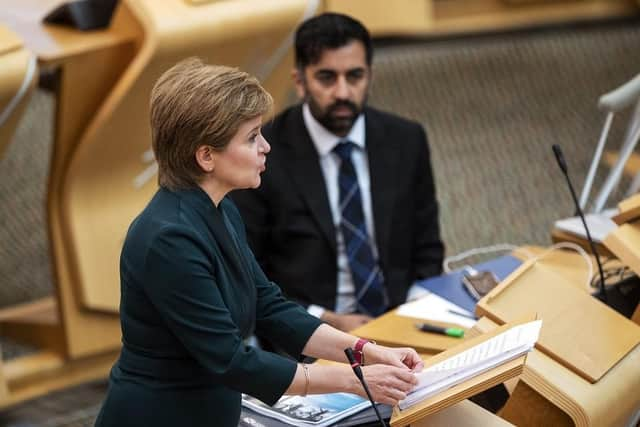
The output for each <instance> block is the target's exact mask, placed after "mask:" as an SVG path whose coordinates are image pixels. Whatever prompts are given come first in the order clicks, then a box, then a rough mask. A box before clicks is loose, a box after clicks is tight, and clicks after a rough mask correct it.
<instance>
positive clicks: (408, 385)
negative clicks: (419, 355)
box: [363, 365, 417, 405]
mask: <svg viewBox="0 0 640 427" xmlns="http://www.w3.org/2000/svg"><path fill="white" fill-rule="evenodd" d="M363 370H364V375H365V380H366V381H367V384H368V386H369V390H370V391H371V394H372V396H373V399H374V400H375V401H377V402H383V403H387V404H390V405H395V404H397V403H398V401H400V400H402V399H404V398H405V397H406V396H407V393H409V392H410V391H411V390H412V389H413V387H414V386H415V384H416V383H417V379H416V377H415V375H414V374H413V373H412V372H411V371H409V370H407V368H406V367H403V368H396V367H393V366H389V365H370V366H366V367H364V368H363Z"/></svg>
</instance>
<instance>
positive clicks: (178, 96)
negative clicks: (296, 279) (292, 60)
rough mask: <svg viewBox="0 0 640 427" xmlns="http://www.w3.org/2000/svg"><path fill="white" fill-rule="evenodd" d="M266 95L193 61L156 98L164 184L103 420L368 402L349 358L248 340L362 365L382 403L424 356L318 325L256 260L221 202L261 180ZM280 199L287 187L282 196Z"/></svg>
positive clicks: (134, 246)
mask: <svg viewBox="0 0 640 427" xmlns="http://www.w3.org/2000/svg"><path fill="white" fill-rule="evenodd" d="M272 103H273V101H272V99H271V96H270V95H269V94H268V93H267V92H266V91H265V90H264V89H263V88H262V87H261V86H260V84H259V83H258V81H257V80H256V79H255V78H253V77H251V76H249V75H248V74H246V73H244V72H241V71H238V70H237V69H234V68H229V67H224V66H214V65H206V64H204V63H202V61H200V60H199V59H194V58H192V59H188V60H185V61H183V62H181V63H179V64H177V65H175V66H174V67H172V68H171V69H169V70H168V71H166V72H165V73H164V74H163V75H162V76H161V77H160V79H159V80H158V82H157V83H156V85H155V86H154V88H153V90H152V93H151V129H152V145H153V151H154V154H155V157H156V160H157V162H158V183H159V186H160V188H159V190H158V191H157V193H156V194H155V195H154V197H153V198H152V200H151V201H150V202H149V204H148V205H147V206H146V208H145V209H144V210H143V211H142V213H141V214H140V215H139V216H138V217H137V218H136V219H135V220H134V221H133V223H132V224H131V226H130V228H129V231H128V233H127V237H126V240H125V242H124V246H123V249H122V255H121V261H120V276H121V302H120V317H121V323H122V335H123V337H122V352H121V355H120V358H119V360H118V361H117V362H116V364H115V366H114V367H113V369H112V371H111V375H110V381H109V391H108V393H107V397H106V399H105V402H104V404H103V408H102V411H101V413H100V415H99V416H98V419H97V421H96V425H97V426H100V427H106V426H109V427H110V426H118V427H126V426H153V427H158V426H236V425H237V424H238V420H239V416H240V403H241V393H247V394H249V395H252V396H254V397H256V398H258V399H260V400H262V401H264V402H265V403H267V404H273V403H275V402H276V401H277V400H278V399H279V398H280V396H281V395H282V394H285V393H286V394H300V395H304V394H307V393H327V392H338V391H342V392H350V393H357V394H360V395H364V390H363V389H362V387H361V385H360V383H359V382H358V380H357V378H356V377H355V376H354V375H353V373H352V372H351V368H350V366H348V365H346V364H335V365H317V364H311V365H307V364H302V363H296V361H295V360H294V359H292V358H287V357H285V356H282V355H279V354H275V353H270V352H267V351H264V350H262V349H260V348H256V347H253V346H251V345H248V344H246V342H245V339H246V338H247V337H249V336H251V335H252V334H257V335H260V336H264V337H267V338H268V339H269V340H271V341H272V342H274V343H276V344H277V345H278V346H279V347H281V348H282V349H284V350H285V351H286V352H287V353H289V354H290V355H291V356H292V357H293V358H295V359H299V358H300V357H301V355H306V356H310V357H316V358H323V359H329V360H334V361H342V362H346V360H345V356H344V353H343V350H344V348H347V347H354V346H355V347H356V349H357V350H360V351H361V352H362V354H363V355H364V357H365V358H366V366H364V368H363V371H364V376H365V378H366V380H367V382H368V384H369V387H370V389H371V392H372V394H373V397H374V399H376V400H377V401H379V402H384V403H388V404H395V403H397V402H398V401H399V400H401V399H403V398H404V397H405V396H406V393H407V392H408V391H409V390H410V389H411V388H412V387H413V385H414V384H415V382H416V379H415V376H414V374H413V372H415V371H418V370H420V369H422V361H421V360H420V358H419V357H418V355H417V353H416V352H415V351H414V350H413V349H409V348H399V349H392V348H388V347H384V346H379V345H375V344H374V343H367V342H366V341H364V340H360V339H358V337H355V336H352V335H349V334H347V333H344V332H341V331H338V330H336V329H334V328H332V327H330V326H328V325H326V324H322V322H321V321H319V320H318V319H317V318H316V317H313V316H311V315H309V314H307V312H306V311H305V310H304V309H303V308H301V307H300V306H298V305H296V304H295V303H292V302H290V301H288V300H287V299H285V298H284V297H283V296H282V294H281V292H280V289H279V288H278V286H277V285H275V284H274V283H272V282H270V281H269V280H268V279H267V278H266V277H265V276H264V274H263V272H262V270H261V269H260V267H259V266H258V264H257V262H256V260H255V258H254V257H253V254H252V253H251V250H250V249H249V247H248V245H247V241H246V238H245V231H244V226H243V223H242V219H241V218H240V215H239V213H238V211H237V210H236V208H235V206H234V205H233V203H232V202H231V200H230V199H229V198H227V197H226V195H227V194H228V193H229V192H230V191H232V190H234V189H239V188H255V187H257V186H258V185H260V174H261V172H262V171H264V169H265V164H266V163H265V162H266V156H267V154H268V153H269V150H270V146H269V143H268V142H267V141H266V140H265V139H264V138H263V137H262V135H261V133H260V127H261V125H262V120H263V117H264V116H265V115H267V114H268V113H269V112H270V110H271V108H272ZM282 191H287V189H286V188H283V189H282Z"/></svg>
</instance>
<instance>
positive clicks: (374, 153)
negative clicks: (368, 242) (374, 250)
mask: <svg viewBox="0 0 640 427" xmlns="http://www.w3.org/2000/svg"><path fill="white" fill-rule="evenodd" d="M365 117H366V123H365V125H366V149H367V157H368V161H369V176H370V179H371V184H370V185H371V205H372V206H371V209H372V211H373V223H374V226H375V233H376V243H377V246H378V253H379V254H380V259H381V260H382V261H383V263H384V262H385V261H386V260H387V259H388V257H387V253H388V249H387V248H388V244H389V233H390V230H391V220H392V213H393V206H394V203H395V200H394V199H395V191H394V188H395V187H394V186H395V181H394V177H395V176H396V174H397V173H399V170H398V165H397V158H398V156H397V153H395V151H394V149H393V141H392V140H391V139H389V137H388V136H387V135H385V133H384V127H383V126H382V124H381V123H379V122H378V121H376V117H375V115H374V114H372V113H371V111H370V110H365Z"/></svg>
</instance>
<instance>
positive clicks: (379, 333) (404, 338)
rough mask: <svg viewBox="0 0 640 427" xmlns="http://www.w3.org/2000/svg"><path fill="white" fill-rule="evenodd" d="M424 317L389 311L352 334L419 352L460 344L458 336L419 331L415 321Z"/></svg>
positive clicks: (434, 350) (428, 352)
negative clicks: (407, 315) (417, 317)
mask: <svg viewBox="0 0 640 427" xmlns="http://www.w3.org/2000/svg"><path fill="white" fill-rule="evenodd" d="M422 322H424V319H422V320H421V319H414V318H411V317H405V316H398V315H397V314H396V310H393V311H390V312H389V313H386V314H384V315H383V316H380V317H378V318H377V319H375V320H374V321H372V322H369V323H367V324H365V325H363V326H360V327H359V328H357V329H355V330H353V331H351V333H352V334H354V335H356V336H359V337H362V338H366V339H369V340H373V341H376V342H377V343H378V344H382V345H388V346H392V347H402V346H409V347H413V348H415V349H416V351H418V352H419V353H427V354H434V353H439V352H441V351H443V350H446V349H448V348H451V347H453V346H455V345H458V344H460V342H461V341H460V339H459V338H452V337H448V336H445V335H440V334H431V333H426V332H422V331H419V330H418V329H417V328H416V327H415V324H416V323H422Z"/></svg>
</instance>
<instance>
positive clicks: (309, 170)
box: [286, 106, 336, 252]
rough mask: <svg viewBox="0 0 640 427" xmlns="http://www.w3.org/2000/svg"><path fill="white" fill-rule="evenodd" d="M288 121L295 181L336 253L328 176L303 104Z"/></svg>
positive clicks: (289, 160) (289, 158)
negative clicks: (306, 124) (314, 143)
mask: <svg viewBox="0 0 640 427" xmlns="http://www.w3.org/2000/svg"><path fill="white" fill-rule="evenodd" d="M288 120H289V121H290V123H289V124H288V126H287V127H286V128H287V129H290V130H291V133H290V134H289V135H288V136H287V138H286V141H287V143H286V150H287V153H286V159H287V165H288V166H289V167H290V168H291V171H292V173H291V177H292V180H293V183H294V185H295V186H296V187H297V190H298V192H299V194H301V195H302V197H303V199H304V200H305V203H306V204H307V206H308V207H309V210H310V211H311V214H312V216H313V218H314V220H315V221H316V223H317V224H318V227H319V228H320V230H321V231H322V234H323V235H324V236H325V238H326V239H327V241H328V243H329V246H331V248H332V249H333V251H334V252H335V251H336V231H335V227H334V225H333V219H332V218H333V215H332V214H331V207H330V206H329V197H328V196H327V188H326V186H325V182H324V175H323V173H322V169H321V168H320V162H319V161H318V153H317V151H316V148H315V146H314V145H313V142H312V141H311V137H310V136H309V132H308V131H307V128H306V126H305V125H304V120H303V119H302V108H301V106H298V107H296V108H295V110H294V111H292V114H291V115H290V116H289V118H288Z"/></svg>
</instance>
